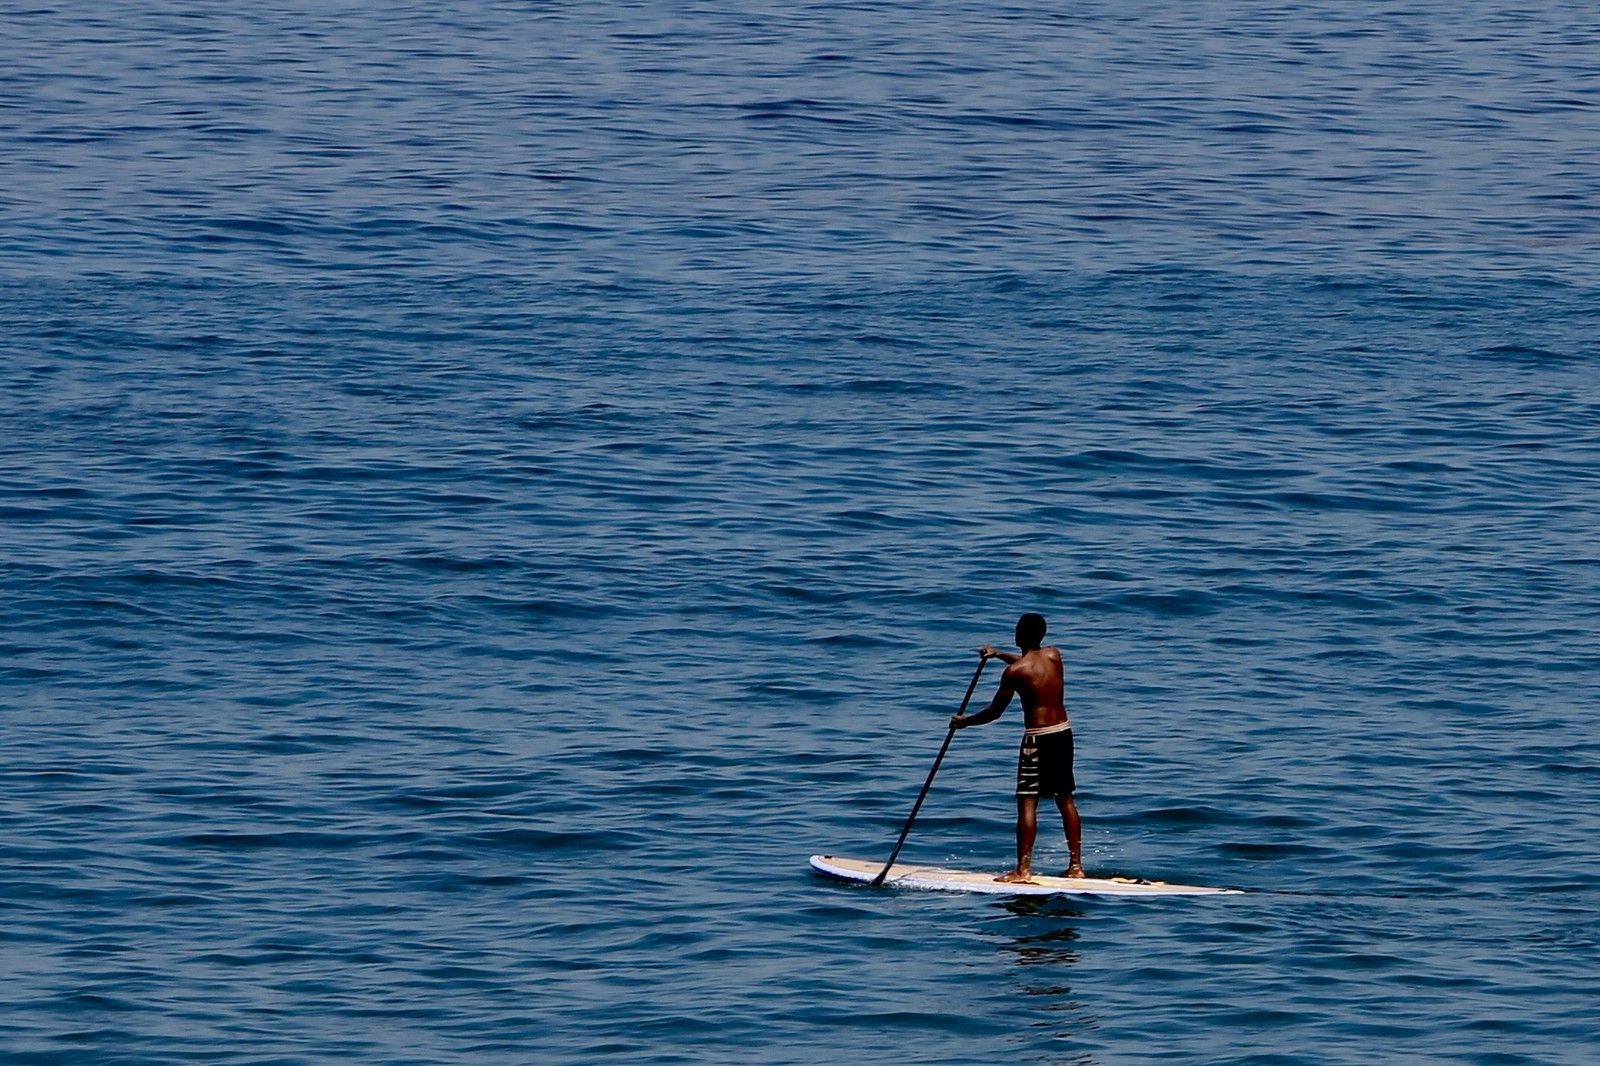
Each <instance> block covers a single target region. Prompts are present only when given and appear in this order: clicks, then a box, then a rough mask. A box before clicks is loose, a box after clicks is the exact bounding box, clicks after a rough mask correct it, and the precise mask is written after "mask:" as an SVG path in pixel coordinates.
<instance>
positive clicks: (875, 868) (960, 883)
mask: <svg viewBox="0 0 1600 1066" xmlns="http://www.w3.org/2000/svg"><path fill="white" fill-rule="evenodd" d="M811 868H812V869H814V870H816V871H817V872H818V873H820V874H823V875H825V876H827V877H834V878H838V879H839V880H841V881H857V882H861V883H863V884H865V883H868V882H871V881H872V880H873V879H875V878H876V877H877V876H878V873H879V872H880V871H881V870H882V869H883V863H881V862H872V861H870V860H866V859H841V858H839V857H837V856H835V855H813V856H811ZM884 884H886V885H894V886H895V887H897V888H932V889H940V890H943V891H946V892H989V893H993V894H995V895H1001V896H1055V895H1060V894H1062V893H1066V894H1069V895H1079V896H1232V895H1238V894H1239V891H1240V890H1239V889H1237V888H1205V887H1203V886H1201V885H1169V884H1167V883H1166V882H1165V881H1142V880H1139V879H1138V878H1133V877H1047V876H1045V875H1043V874H1035V875H1034V876H1033V879H1032V880H1031V881H996V880H995V879H994V874H992V873H976V872H974V871H971V870H950V869H946V868H945V867H943V866H911V865H908V864H906V863H902V862H897V863H895V864H894V867H893V868H892V869H890V871H889V876H888V877H886V878H884Z"/></svg>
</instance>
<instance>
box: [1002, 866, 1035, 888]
mask: <svg viewBox="0 0 1600 1066" xmlns="http://www.w3.org/2000/svg"><path fill="white" fill-rule="evenodd" d="M995 880H996V881H1001V882H1004V883H1005V884H1008V885H1031V884H1033V871H1032V870H1022V869H1017V870H1007V871H1006V872H1005V873H1003V874H1001V875H1000V876H999V877H996V878H995Z"/></svg>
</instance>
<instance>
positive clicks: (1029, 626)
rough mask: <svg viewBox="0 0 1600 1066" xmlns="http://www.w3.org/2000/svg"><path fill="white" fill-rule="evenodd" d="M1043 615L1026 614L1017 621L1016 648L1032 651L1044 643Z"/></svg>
mask: <svg viewBox="0 0 1600 1066" xmlns="http://www.w3.org/2000/svg"><path fill="white" fill-rule="evenodd" d="M1044 630H1045V626H1044V615H1042V614H1033V613H1031V612H1030V613H1028V614H1025V615H1023V616H1022V617H1021V618H1019V619H1017V647H1019V648H1021V649H1022V650H1023V651H1032V650H1033V649H1034V648H1037V647H1038V646H1039V645H1040V644H1041V643H1043V642H1044Z"/></svg>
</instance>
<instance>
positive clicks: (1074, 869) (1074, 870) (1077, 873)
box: [1061, 863, 1089, 877]
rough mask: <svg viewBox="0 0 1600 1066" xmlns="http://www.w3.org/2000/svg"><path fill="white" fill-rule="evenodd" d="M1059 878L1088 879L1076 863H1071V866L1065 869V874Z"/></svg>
mask: <svg viewBox="0 0 1600 1066" xmlns="http://www.w3.org/2000/svg"><path fill="white" fill-rule="evenodd" d="M1061 876H1062V877H1088V876H1089V875H1088V874H1086V873H1084V872H1083V867H1082V866H1081V865H1079V864H1078V863H1073V864H1072V865H1071V866H1069V867H1067V872H1066V873H1064V874H1062V875H1061Z"/></svg>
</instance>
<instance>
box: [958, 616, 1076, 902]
mask: <svg viewBox="0 0 1600 1066" xmlns="http://www.w3.org/2000/svg"><path fill="white" fill-rule="evenodd" d="M1044 632H1045V623H1044V618H1043V617H1041V616H1040V615H1037V614H1025V615H1023V616H1022V617H1021V618H1020V619H1018V620H1017V647H1018V648H1019V649H1021V651H1022V654H1021V655H1013V654H1012V653H1011V652H1008V651H997V650H996V649H994V648H991V647H989V646H988V645H984V646H983V647H982V648H980V649H979V654H981V655H982V656H983V657H984V658H985V659H999V660H1000V661H1001V662H1003V663H1005V664H1006V672H1005V674H1004V675H1002V676H1001V678H1000V688H999V690H998V691H997V692H995V694H994V699H992V700H990V701H989V706H987V707H985V708H984V709H983V710H981V711H979V712H978V713H977V714H957V715H954V716H952V717H951V719H950V727H951V728H952V729H965V728H966V727H967V726H969V725H984V724H986V723H988V722H992V721H994V720H995V719H996V718H999V717H1000V715H1001V714H1003V713H1005V709H1006V707H1007V706H1008V705H1009V704H1010V703H1011V697H1012V696H1014V695H1015V696H1021V697H1022V719H1023V726H1024V730H1023V734H1022V751H1021V754H1020V755H1019V757H1018V759H1017V867H1016V869H1014V870H1012V871H1010V872H1009V873H1003V874H1001V875H1000V876H999V877H997V878H995V880H996V881H1007V882H1016V881H1030V880H1032V879H1033V839H1034V836H1035V835H1036V833H1037V832H1038V813H1039V797H1040V796H1054V797H1055V798H1056V807H1058V808H1059V809H1060V811H1061V824H1062V827H1063V828H1064V829H1065V830H1066V833H1067V847H1068V848H1070V849H1071V851H1072V865H1071V866H1070V867H1068V869H1067V872H1066V873H1065V874H1063V875H1062V876H1064V877H1082V876H1084V873H1083V854H1082V853H1083V830H1082V827H1081V825H1080V824H1079V821H1078V805H1077V804H1076V803H1074V802H1073V801H1072V793H1073V789H1074V788H1075V787H1076V784H1075V782H1074V781H1073V777H1072V725H1071V723H1070V722H1068V720H1067V708H1066V704H1065V703H1063V702H1062V699H1061V691H1062V680H1061V653H1060V652H1059V651H1057V650H1056V649H1055V648H1044V647H1040V642H1041V641H1043V640H1044Z"/></svg>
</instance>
